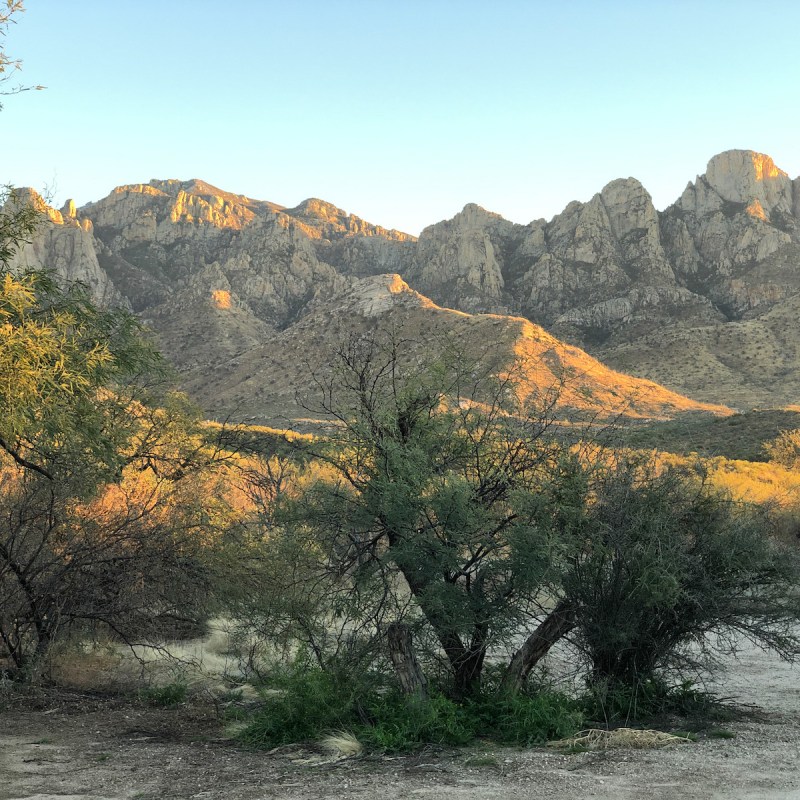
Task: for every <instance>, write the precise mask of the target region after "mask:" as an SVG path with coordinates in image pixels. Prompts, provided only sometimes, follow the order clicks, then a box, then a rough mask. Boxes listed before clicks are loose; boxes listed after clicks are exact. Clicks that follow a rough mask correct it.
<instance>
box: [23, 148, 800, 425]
mask: <svg viewBox="0 0 800 800" xmlns="http://www.w3.org/2000/svg"><path fill="white" fill-rule="evenodd" d="M24 191H25V192H27V193H28V195H29V197H30V199H31V200H32V201H33V202H35V203H37V204H39V205H40V207H41V208H42V210H43V212H44V213H45V215H46V219H47V221H46V222H45V223H44V224H43V225H42V226H40V228H39V230H38V232H37V233H36V235H35V237H34V238H33V240H32V241H31V243H30V244H28V245H26V246H25V247H23V248H22V249H21V250H20V251H19V252H18V253H17V255H16V257H15V264H14V265H15V266H21V265H28V266H33V267H48V268H51V269H54V270H56V271H57V272H58V273H59V274H61V275H63V276H64V277H65V278H66V279H68V280H81V281H83V282H84V283H86V284H87V285H88V286H89V287H90V289H91V291H92V292H93V294H94V295H95V297H96V298H97V299H98V301H100V302H101V303H104V304H122V305H126V306H128V307H129V308H131V309H132V310H133V311H134V312H136V313H137V314H138V315H139V316H140V317H141V318H142V319H143V320H144V321H145V322H146V323H147V324H148V325H149V326H151V327H152V328H153V330H154V331H155V332H156V335H157V336H158V339H159V342H160V344H161V346H162V348H163V350H164V352H165V354H166V355H167V356H168V358H169V359H170V360H171V361H172V362H173V363H174V365H175V366H176V368H177V369H178V370H179V373H180V374H181V377H182V380H183V383H184V385H185V387H186V388H187V390H188V391H189V392H190V393H191V394H192V395H193V396H194V397H195V398H196V399H197V400H198V402H199V403H200V404H201V405H202V406H203V407H204V408H205V410H206V411H207V412H208V413H210V414H213V415H216V416H222V415H227V414H232V413H233V414H237V415H241V416H244V417H247V418H250V419H256V420H259V421H274V420H275V419H277V418H279V417H281V416H288V417H290V418H295V417H297V416H302V414H303V411H302V409H301V408H300V407H299V406H298V405H297V402H296V399H295V398H296V396H297V394H298V393H299V394H300V395H302V394H303V392H305V391H306V390H308V389H309V378H308V376H309V374H311V373H316V372H318V371H319V370H324V369H325V364H326V363H327V360H328V359H329V353H330V349H331V347H332V346H334V345H335V343H336V342H339V341H341V339H342V336H344V335H346V334H347V333H348V332H353V331H356V332H357V331H362V330H369V329H372V328H375V327H376V326H378V327H380V326H381V325H384V324H389V323H390V322H391V324H392V325H394V326H401V327H403V326H406V327H408V328H409V329H411V330H413V331H415V332H416V333H418V334H419V337H418V338H419V340H420V341H424V340H425V337H426V336H427V337H430V336H432V335H434V334H436V335H439V334H441V333H443V332H449V333H450V334H451V335H455V336H457V337H458V338H460V339H461V340H463V341H464V342H469V341H474V342H475V346H478V344H483V345H485V344H486V343H487V342H490V343H494V344H495V345H496V347H497V348H501V349H503V348H505V350H506V351H508V353H509V354H510V355H511V356H512V357H514V358H516V359H520V358H523V357H524V359H527V360H528V361H529V362H530V363H533V362H535V363H536V364H538V365H540V366H541V365H543V364H549V365H550V367H549V369H550V371H549V372H548V375H549V378H548V379H553V380H556V379H558V374H560V375H563V374H568V375H572V376H580V381H579V382H580V383H582V384H583V388H582V389H581V392H580V397H581V398H583V399H582V400H581V402H584V403H585V402H589V401H587V398H592V400H591V402H590V404H591V403H595V404H596V405H597V406H598V407H599V406H600V405H603V406H605V407H606V408H609V409H614V410H616V411H620V410H621V409H623V408H625V409H627V411H628V412H629V413H631V414H632V415H634V416H651V417H664V416H670V415H674V413H677V412H678V411H681V410H690V409H702V408H707V406H704V405H703V404H712V405H714V406H716V407H717V408H716V410H717V411H719V410H720V408H719V407H720V406H730V407H733V408H738V409H745V408H751V407H753V406H759V407H764V406H768V407H776V406H784V405H787V404H790V403H794V402H796V401H797V398H798V396H799V395H800V393H799V392H798V390H800V376H798V372H797V364H798V348H799V347H800V331H798V325H797V319H798V312H800V178H796V179H794V180H791V179H790V178H789V176H788V175H787V174H786V173H785V172H783V171H782V170H781V169H779V168H778V167H777V166H776V165H775V164H774V162H773V161H772V159H771V158H770V157H769V156H766V155H763V154H760V153H756V152H753V151H749V150H730V151H727V152H724V153H720V154H719V155H717V156H714V157H713V158H712V159H711V161H710V162H709V164H708V167H707V169H706V171H705V173H704V174H703V175H701V176H698V177H697V178H696V179H695V180H694V181H690V182H689V183H688V184H687V187H686V189H685V190H684V192H683V193H682V194H681V196H680V197H679V198H678V199H677V200H676V201H675V202H674V203H673V204H672V205H670V206H669V207H668V208H667V209H665V210H664V211H661V212H659V211H657V210H656V209H655V207H654V206H653V203H652V200H651V198H650V195H649V194H648V192H647V191H646V189H645V188H644V187H643V186H642V185H641V183H639V182H638V181H637V180H635V179H634V178H625V179H619V180H615V181H612V182H611V183H609V184H608V185H606V186H605V187H604V188H603V189H602V190H601V191H600V192H598V193H597V194H596V195H595V196H594V197H593V198H592V199H591V200H589V201H588V202H587V203H579V202H573V203H570V204H569V205H568V206H567V207H566V208H565V209H564V210H563V211H562V212H561V213H560V214H558V215H557V216H555V217H554V218H553V219H551V220H549V221H546V220H535V221H533V222H531V223H529V224H528V225H519V224H515V223H512V222H510V221H508V220H505V219H503V218H502V217H501V216H499V215H497V214H493V213H491V212H489V211H486V210H484V209H483V208H481V207H479V206H477V205H474V204H468V205H467V206H465V207H464V209H463V211H461V212H460V213H459V214H457V215H456V216H455V217H453V218H452V219H450V220H446V221H443V222H438V223H436V224H434V225H431V226H430V227H427V228H425V230H423V231H422V233H421V234H420V236H419V238H416V237H414V236H411V235H409V234H404V233H401V232H399V231H396V230H387V229H385V228H382V227H380V226H377V225H373V224H371V223H368V222H366V221H364V220H362V219H360V218H358V217H355V216H353V215H351V214H347V213H346V212H344V211H342V210H341V209H339V208H337V207H336V206H334V205H332V204H330V203H327V202H324V201H322V200H317V199H309V200H306V201H304V202H303V203H301V204H300V205H298V206H296V207H294V208H286V207H284V206H281V205H278V204H276V203H273V202H267V201H262V200H253V199H251V198H248V197H245V196H242V195H237V194H232V193H229V192H225V191H222V190H220V189H217V188H215V187H213V186H210V185H209V184H206V183H204V182H203V181H199V180H192V181H184V182H182V181H177V180H152V181H150V183H147V184H135V185H128V186H121V187H119V188H117V189H115V190H114V191H113V192H111V194H110V195H108V196H107V197H105V198H103V199H102V200H98V201H97V202H93V203H89V204H88V205H85V206H83V207H81V208H76V207H75V204H74V203H72V202H71V201H70V202H68V203H66V204H65V206H64V207H63V208H62V209H61V210H56V209H54V208H51V207H49V206H47V205H46V204H45V203H44V202H43V201H42V200H41V198H39V197H38V195H36V194H35V193H34V192H32V190H24ZM584 351H585V352H584ZM587 354H588V355H587ZM411 358H412V360H413V358H417V359H422V358H425V354H424V352H422V351H420V352H419V353H417V354H416V355H413V356H411ZM596 359H597V360H596ZM598 360H599V361H598ZM600 362H602V363H600ZM536 369H539V368H538V367H537V368H536ZM536 369H534V370H533V372H534V373H535V372H536ZM620 373H626V374H625V375H621V374H620ZM627 376H632V377H627ZM636 379H645V380H644V382H643V381H641V380H636ZM531 380H532V381H533V380H534V379H533V378H531ZM542 380H544V377H543V376H542V375H541V374H538V377H536V381H538V382H541V381H542ZM650 381H655V382H657V383H658V384H662V385H663V386H664V387H666V389H661V388H660V387H655V385H654V384H653V383H650ZM680 395H686V396H687V397H688V398H691V401H690V400H688V399H686V398H682V397H680ZM564 402H565V404H566V405H568V406H571V407H572V406H576V405H578V404H579V398H578V396H577V395H574V394H573V395H572V396H570V395H569V393H567V394H565V399H564Z"/></svg>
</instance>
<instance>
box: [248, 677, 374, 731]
mask: <svg viewBox="0 0 800 800" xmlns="http://www.w3.org/2000/svg"><path fill="white" fill-rule="evenodd" d="M360 693H361V692H360V689H359V687H357V686H356V685H355V682H354V681H352V680H351V681H348V680H347V679H346V678H345V677H343V676H340V675H338V674H337V673H335V672H332V671H325V670H322V669H319V668H303V667H302V666H301V665H294V666H293V667H291V668H290V669H289V670H287V671H285V672H277V673H275V674H274V675H273V676H272V685H271V689H270V693H266V692H265V693H264V695H263V696H264V707H263V709H261V711H259V713H258V714H257V715H256V716H255V717H254V718H253V719H252V720H251V722H250V724H249V725H248V726H247V727H246V728H245V729H244V730H243V731H242V733H241V734H240V738H241V739H242V741H244V742H246V743H247V744H251V745H254V746H256V747H276V746H278V745H282V744H290V743H292V742H301V741H306V740H309V739H316V738H319V736H321V735H322V734H324V733H328V732H330V731H331V730H338V729H342V728H348V727H350V726H351V725H352V724H353V722H354V721H355V720H358V719H359V711H360V705H359V697H358V695H359V694H360Z"/></svg>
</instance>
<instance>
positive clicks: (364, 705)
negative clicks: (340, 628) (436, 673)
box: [240, 664, 582, 752]
mask: <svg viewBox="0 0 800 800" xmlns="http://www.w3.org/2000/svg"><path fill="white" fill-rule="evenodd" d="M581 722H582V716H581V713H580V710H579V708H578V706H577V705H576V704H575V702H573V701H571V700H569V699H568V698H566V697H565V696H563V695H559V694H555V693H547V692H544V693H541V694H530V695H528V694H519V695H515V696H508V697H504V698H502V699H500V700H498V698H497V696H496V695H495V694H494V693H486V694H483V695H479V696H477V697H474V698H472V699H470V700H465V701H462V702H459V701H456V700H453V699H452V698H449V697H446V696H444V695H442V694H440V693H438V692H435V693H433V694H432V695H431V696H430V697H429V698H426V699H424V700H421V699H419V698H410V697H408V696H405V695H402V694H400V693H399V692H397V691H395V690H393V689H391V688H390V687H388V686H387V685H386V684H385V683H383V682H381V681H379V680H377V679H373V680H369V679H367V680H358V679H354V678H353V676H352V675H344V674H341V673H340V674H338V675H337V674H336V673H333V672H331V671H325V670H321V669H319V668H314V667H311V668H309V667H307V666H300V665H299V664H295V666H294V667H293V668H292V669H291V670H289V671H287V672H283V673H277V674H275V675H274V676H273V680H272V681H271V682H270V691H269V692H268V693H265V694H264V708H263V709H262V710H261V711H259V712H258V714H257V715H256V716H255V717H254V718H253V719H252V720H251V721H250V723H249V724H248V726H247V727H246V728H245V729H244V731H243V732H242V733H241V734H240V737H241V739H242V741H244V742H246V743H248V744H251V745H254V746H257V747H274V746H277V745H281V744H288V743H291V742H300V741H309V740H317V739H319V738H320V737H322V736H323V735H325V734H326V733H329V732H331V731H332V730H347V731H349V732H351V733H353V734H354V735H355V736H356V738H357V739H358V740H359V741H360V742H361V743H362V744H363V745H365V746H366V747H368V748H370V749H372V750H377V751H381V752H405V751H409V750H416V749H419V748H420V747H422V746H424V745H426V744H438V745H448V746H460V745H464V744H468V743H469V742H472V741H474V740H475V739H478V738H481V739H490V740H492V741H496V742H501V743H507V744H517V745H523V746H527V745H531V744H540V743H543V742H545V741H548V740H549V739H552V738H561V737H564V736H568V735H570V734H572V733H574V732H575V731H576V730H578V729H579V728H580V726H581Z"/></svg>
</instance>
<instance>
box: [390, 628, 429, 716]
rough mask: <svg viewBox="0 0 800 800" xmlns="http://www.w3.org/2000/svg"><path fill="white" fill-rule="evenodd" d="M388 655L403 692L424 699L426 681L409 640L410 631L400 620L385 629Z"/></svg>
mask: <svg viewBox="0 0 800 800" xmlns="http://www.w3.org/2000/svg"><path fill="white" fill-rule="evenodd" d="M387 638H388V640H389V656H390V657H391V659H392V664H393V665H394V671H395V672H396V673H397V679H398V681H399V682H400V688H401V689H402V691H403V694H406V695H408V696H409V697H416V698H417V699H419V700H424V699H425V698H426V697H427V696H428V681H427V679H426V678H425V674H424V673H423V671H422V668H421V667H420V665H419V661H417V656H416V654H415V653H414V647H413V645H412V641H411V631H410V630H409V629H408V625H404V624H403V623H402V622H393V623H392V624H391V625H390V626H389V630H388V631H387Z"/></svg>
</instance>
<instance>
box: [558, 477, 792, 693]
mask: <svg viewBox="0 0 800 800" xmlns="http://www.w3.org/2000/svg"><path fill="white" fill-rule="evenodd" d="M595 491H596V500H595V502H594V503H593V504H592V505H591V506H590V507H589V508H588V512H587V516H586V518H585V520H584V522H583V525H582V526H581V528H580V530H579V531H578V537H579V538H578V537H576V544H577V547H576V549H575V550H574V551H573V552H572V554H571V563H570V564H569V567H568V569H567V570H566V573H565V575H564V578H563V592H564V596H565V599H566V602H567V603H568V604H569V606H570V607H571V609H572V611H573V613H574V622H575V630H574V632H573V637H572V638H573V641H574V642H575V643H576V644H577V645H578V646H579V647H580V648H581V649H582V651H583V653H584V655H585V657H586V660H587V662H588V665H589V670H590V672H589V682H590V685H592V686H593V687H598V690H599V691H600V694H601V695H603V694H609V693H610V696H611V697H614V696H615V695H616V693H617V692H618V691H619V692H621V693H622V696H623V697H624V698H625V699H624V700H623V703H622V704H623V705H625V704H629V701H630V702H633V703H634V706H636V707H640V706H641V703H642V702H645V704H647V703H648V702H649V701H648V700H647V698H648V696H649V694H650V693H651V690H653V687H655V686H657V683H658V681H657V678H658V676H660V675H670V674H673V675H674V674H676V672H680V671H681V670H685V669H697V668H699V667H702V666H705V665H706V664H707V663H709V657H710V656H713V655H714V651H717V652H719V651H720V650H721V651H728V652H735V647H736V641H737V637H744V638H746V639H749V640H750V641H754V642H758V643H759V644H761V645H762V646H764V647H769V648H771V649H774V650H776V651H777V652H778V653H779V654H781V655H783V656H785V657H792V656H793V655H796V654H797V653H798V651H799V650H800V641H798V638H797V635H796V632H795V626H796V621H797V619H798V617H800V599H799V596H798V593H797V588H798V570H797V558H796V553H792V552H791V551H789V550H788V549H786V548H780V547H779V546H777V545H776V544H775V543H774V542H772V541H771V540H770V537H769V526H768V519H767V517H766V515H765V513H764V512H763V510H757V509H754V508H748V507H746V506H744V505H743V504H737V503H734V502H733V501H731V500H730V499H729V498H727V497H725V496H724V495H721V494H719V493H717V492H714V491H712V490H710V489H709V488H708V487H707V486H706V485H704V484H703V483H702V481H701V480H700V479H699V477H698V476H697V475H694V476H690V475H687V474H679V473H678V472H677V471H674V470H668V471H664V472H661V473H659V472H657V471H655V470H654V468H653V467H652V465H648V464H642V463H636V462H633V463H629V464H623V465H622V466H621V467H620V468H618V469H616V470H614V471H613V472H610V473H609V476H608V479H607V480H606V481H605V482H602V481H601V482H599V483H598V485H597V487H596V490H595ZM612 705H614V704H612ZM616 705H619V704H616Z"/></svg>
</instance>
